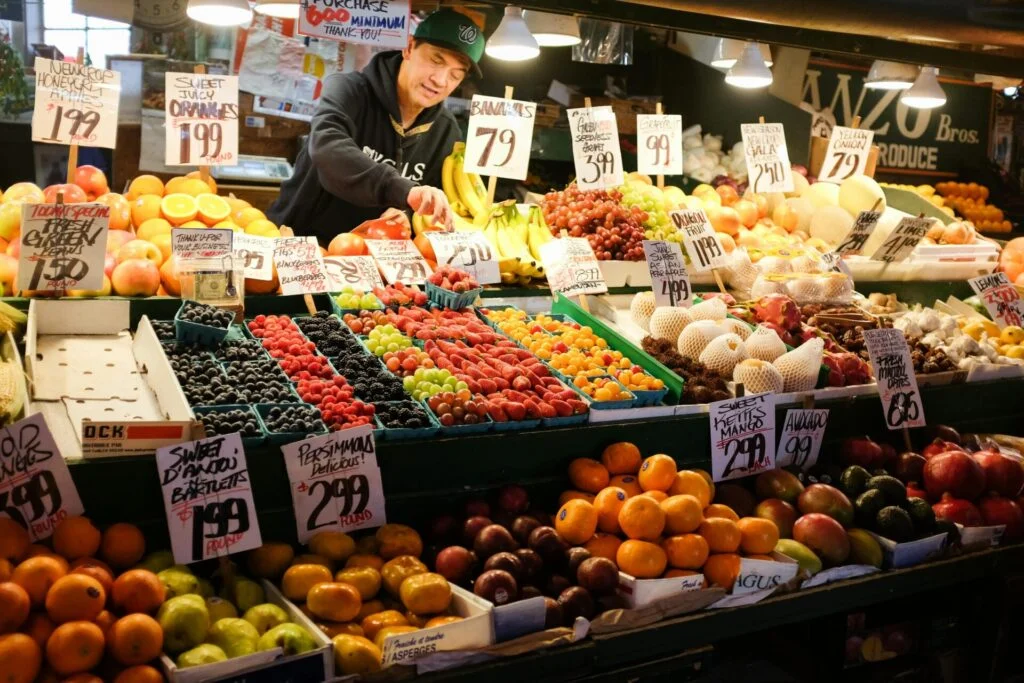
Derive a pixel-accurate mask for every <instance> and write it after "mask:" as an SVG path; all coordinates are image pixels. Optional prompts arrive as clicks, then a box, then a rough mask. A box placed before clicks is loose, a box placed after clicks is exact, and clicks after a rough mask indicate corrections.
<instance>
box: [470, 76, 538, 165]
mask: <svg viewBox="0 0 1024 683" xmlns="http://www.w3.org/2000/svg"><path fill="white" fill-rule="evenodd" d="M536 117H537V103H536V102H524V101H522V100H504V99H501V98H500V97H486V96H484V95H473V101H472V102H471V103H470V106H469V130H468V132H467V133H466V163H465V168H466V171H467V172H469V173H479V174H480V175H486V176H497V177H499V178H510V179H512V180H526V170H527V167H528V166H529V165H530V146H531V145H532V144H533V122H534V120H535V119H536Z"/></svg>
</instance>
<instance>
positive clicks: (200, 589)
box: [196, 578, 216, 598]
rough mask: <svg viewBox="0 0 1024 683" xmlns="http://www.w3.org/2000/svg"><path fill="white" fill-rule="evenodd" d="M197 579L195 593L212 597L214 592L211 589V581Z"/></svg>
mask: <svg viewBox="0 0 1024 683" xmlns="http://www.w3.org/2000/svg"><path fill="white" fill-rule="evenodd" d="M198 581H199V585H198V586H197V588H196V593H198V594H199V595H201V596H203V597H204V598H212V597H213V596H215V595H216V593H215V592H214V590H213V584H212V583H210V582H209V581H207V580H206V579H203V578H199V579H198Z"/></svg>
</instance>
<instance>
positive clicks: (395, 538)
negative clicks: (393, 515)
mask: <svg viewBox="0 0 1024 683" xmlns="http://www.w3.org/2000/svg"><path fill="white" fill-rule="evenodd" d="M318 535H319V534H318ZM340 536H344V537H345V538H348V537H347V536H346V535H345V534H340ZM374 537H375V538H376V539H377V544H378V545H377V554H378V555H380V556H381V557H383V558H384V559H385V560H392V559H394V558H396V557H398V556H399V555H413V556H415V557H419V556H420V555H422V554H423V539H422V538H420V535H419V533H418V532H417V531H416V530H415V529H413V528H412V527H410V526H406V525H405V524H385V525H384V526H382V527H380V528H379V529H377V531H376V533H374ZM314 538H315V537H314ZM339 542H341V543H342V544H343V546H344V550H342V551H340V552H342V553H344V556H345V557H348V556H349V555H351V554H352V552H353V550H355V543H352V542H351V539H350V538H348V542H349V543H351V547H350V546H349V545H347V544H345V543H344V539H339ZM310 547H312V546H310ZM339 559H344V558H339Z"/></svg>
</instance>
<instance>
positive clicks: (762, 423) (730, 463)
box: [710, 393, 775, 481]
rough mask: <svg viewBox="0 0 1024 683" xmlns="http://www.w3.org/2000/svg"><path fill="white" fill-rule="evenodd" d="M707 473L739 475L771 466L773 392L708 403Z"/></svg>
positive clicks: (721, 476) (724, 477) (717, 476)
mask: <svg viewBox="0 0 1024 683" xmlns="http://www.w3.org/2000/svg"><path fill="white" fill-rule="evenodd" d="M710 417H711V420H710V422H711V476H712V478H713V479H714V480H715V481H726V480H728V479H739V478H740V477H749V476H750V475H752V474H758V473H760V472H764V471H766V470H773V469H775V395H774V394H771V393H764V394H752V395H750V396H743V397H740V398H730V399H726V400H724V401H715V402H714V403H711V405H710Z"/></svg>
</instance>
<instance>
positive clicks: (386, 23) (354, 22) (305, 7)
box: [299, 0, 409, 49]
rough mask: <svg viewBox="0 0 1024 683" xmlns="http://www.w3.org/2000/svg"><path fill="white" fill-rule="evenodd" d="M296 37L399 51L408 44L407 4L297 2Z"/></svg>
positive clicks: (403, 0) (386, 0)
mask: <svg viewBox="0 0 1024 683" xmlns="http://www.w3.org/2000/svg"><path fill="white" fill-rule="evenodd" d="M299 33H300V34H301V35H304V36H310V37H313V38H325V39H327V40H337V41H340V42H342V43H362V44H364V45H376V46H378V47H386V48H397V49H401V48H404V47H405V46H406V45H407V44H408V42H409V1H408V0H301V10H300V12H299Z"/></svg>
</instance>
